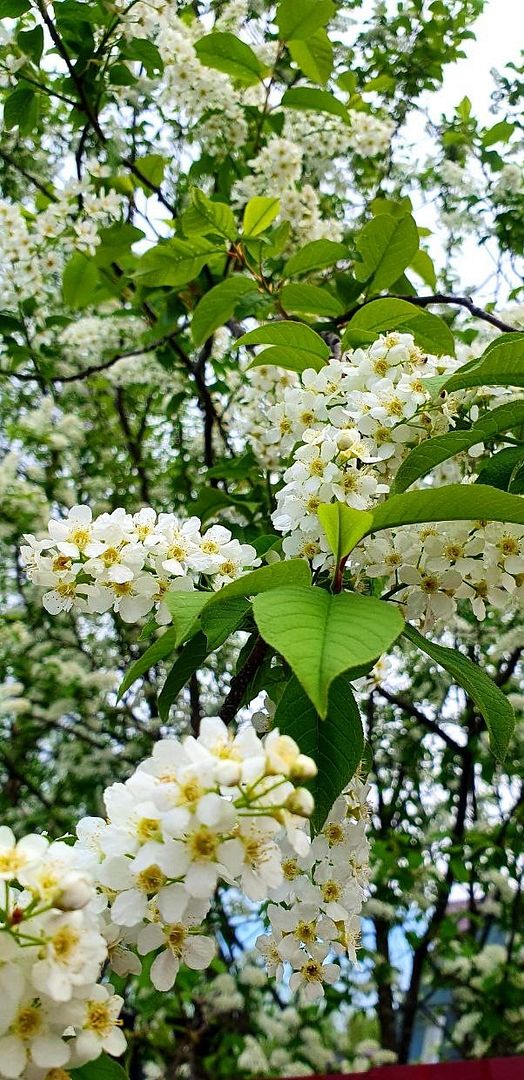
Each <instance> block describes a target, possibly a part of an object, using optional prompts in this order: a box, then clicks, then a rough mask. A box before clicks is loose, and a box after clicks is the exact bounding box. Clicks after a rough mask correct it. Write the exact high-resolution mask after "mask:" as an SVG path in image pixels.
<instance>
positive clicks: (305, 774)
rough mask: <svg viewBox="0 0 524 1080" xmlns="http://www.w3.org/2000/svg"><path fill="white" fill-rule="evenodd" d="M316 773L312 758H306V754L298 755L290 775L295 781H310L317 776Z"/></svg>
mask: <svg viewBox="0 0 524 1080" xmlns="http://www.w3.org/2000/svg"><path fill="white" fill-rule="evenodd" d="M317 772H318V769H317V766H316V762H314V761H313V758H312V757H308V756H307V754H299V755H298V757H297V759H296V761H295V762H294V763H293V768H292V770H291V775H292V776H294V777H296V778H297V780H311V779H312V778H313V777H314V776H316V775H317Z"/></svg>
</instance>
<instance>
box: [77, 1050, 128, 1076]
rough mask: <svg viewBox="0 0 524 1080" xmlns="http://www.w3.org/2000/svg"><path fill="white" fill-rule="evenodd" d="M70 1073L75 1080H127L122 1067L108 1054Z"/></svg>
mask: <svg viewBox="0 0 524 1080" xmlns="http://www.w3.org/2000/svg"><path fill="white" fill-rule="evenodd" d="M70 1071H71V1077H72V1078H73V1080H127V1073H126V1072H125V1071H124V1069H123V1068H122V1066H121V1065H119V1064H118V1061H115V1060H114V1059H113V1058H111V1057H108V1055H107V1054H102V1056H101V1057H99V1058H97V1059H96V1061H88V1063H87V1065H81V1066H80V1068H79V1069H71V1070H70Z"/></svg>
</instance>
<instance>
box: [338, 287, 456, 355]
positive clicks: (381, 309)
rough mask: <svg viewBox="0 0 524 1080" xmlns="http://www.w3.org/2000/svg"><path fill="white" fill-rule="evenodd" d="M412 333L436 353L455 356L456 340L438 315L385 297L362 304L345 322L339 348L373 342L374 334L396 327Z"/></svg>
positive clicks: (420, 343)
mask: <svg viewBox="0 0 524 1080" xmlns="http://www.w3.org/2000/svg"><path fill="white" fill-rule="evenodd" d="M400 327H402V329H403V330H404V331H407V332H408V333H411V334H413V337H414V338H415V340H416V342H417V343H418V344H419V345H420V346H421V348H423V349H425V350H426V351H428V352H432V353H435V354H436V355H438V356H441V355H443V354H444V353H445V354H447V355H451V356H453V355H454V352H455V341H454V338H453V334H452V333H451V330H450V328H449V326H448V325H447V323H445V322H444V320H443V319H441V318H440V317H439V316H438V315H431V314H430V312H429V311H421V310H420V308H418V307H416V306H415V304H410V303H409V302H408V301H407V300H397V299H395V298H393V297H384V299H382V300H372V301H371V303H369V304H365V305H364V307H362V308H360V310H359V311H357V312H356V314H355V315H354V316H353V318H352V319H351V322H349V323H348V325H347V328H346V330H345V333H344V336H343V338H342V342H341V344H342V348H343V349H345V348H348V347H349V346H355V345H364V344H368V343H370V342H372V341H375V339H376V336H377V333H379V332H381V331H384V330H398V329H399V328H400Z"/></svg>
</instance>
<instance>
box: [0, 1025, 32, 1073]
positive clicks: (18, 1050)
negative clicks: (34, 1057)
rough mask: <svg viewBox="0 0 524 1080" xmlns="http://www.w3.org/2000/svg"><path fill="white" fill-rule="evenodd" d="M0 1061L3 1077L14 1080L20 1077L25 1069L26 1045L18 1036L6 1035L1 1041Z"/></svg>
mask: <svg viewBox="0 0 524 1080" xmlns="http://www.w3.org/2000/svg"><path fill="white" fill-rule="evenodd" d="M0 1061H1V1062H2V1076H6V1077H8V1080H13V1078H14V1077H16V1076H20V1074H21V1073H22V1071H23V1069H24V1068H25V1063H26V1056H25V1050H24V1045H23V1043H22V1041H21V1039H18V1038H17V1037H16V1035H6V1036H5V1038H3V1039H0Z"/></svg>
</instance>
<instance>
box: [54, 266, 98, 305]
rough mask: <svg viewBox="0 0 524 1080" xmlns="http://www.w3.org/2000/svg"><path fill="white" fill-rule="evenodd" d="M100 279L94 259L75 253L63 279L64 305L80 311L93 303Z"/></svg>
mask: <svg viewBox="0 0 524 1080" xmlns="http://www.w3.org/2000/svg"><path fill="white" fill-rule="evenodd" d="M99 282H100V279H99V277H98V270H97V268H96V266H95V263H94V262H93V260H92V259H89V258H87V256H86V255H82V254H81V252H75V254H74V255H72V256H71V258H70V259H69V262H67V263H66V265H65V268H64V276H63V278H62V296H63V298H64V303H65V304H67V306H68V307H70V308H73V310H75V311H78V310H80V309H81V308H84V307H87V306H88V305H89V304H92V303H93V297H94V293H95V290H96V288H97V285H98V284H99Z"/></svg>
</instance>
